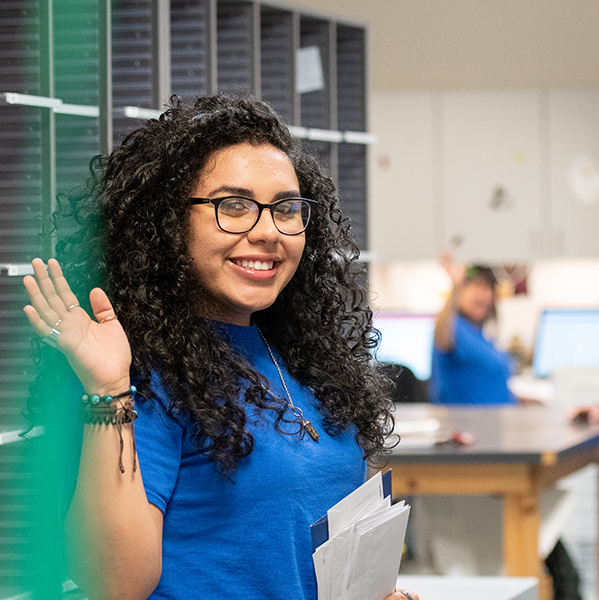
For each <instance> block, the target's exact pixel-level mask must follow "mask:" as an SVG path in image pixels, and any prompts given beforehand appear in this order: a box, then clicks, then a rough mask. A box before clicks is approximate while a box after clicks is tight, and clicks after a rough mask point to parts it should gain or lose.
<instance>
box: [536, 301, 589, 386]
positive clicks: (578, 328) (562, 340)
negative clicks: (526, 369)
mask: <svg viewBox="0 0 599 600" xmlns="http://www.w3.org/2000/svg"><path fill="white" fill-rule="evenodd" d="M597 366H599V308H552V309H545V310H543V311H542V312H541V315H540V317H539V322H538V326H537V334H536V339H535V348H534V355H533V362H532V369H533V372H534V374H535V375H536V376H537V377H549V376H550V375H551V374H552V373H553V371H554V370H555V369H560V368H565V367H597Z"/></svg>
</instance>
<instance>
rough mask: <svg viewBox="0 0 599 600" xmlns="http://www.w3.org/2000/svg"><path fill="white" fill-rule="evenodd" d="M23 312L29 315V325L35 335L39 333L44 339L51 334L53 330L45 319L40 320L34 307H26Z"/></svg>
mask: <svg viewBox="0 0 599 600" xmlns="http://www.w3.org/2000/svg"><path fill="white" fill-rule="evenodd" d="M23 311H24V312H25V314H26V315H27V319H28V321H29V324H30V325H31V327H32V328H33V330H34V331H35V333H37V334H38V335H40V336H41V337H44V336H46V335H49V334H50V333H51V331H52V328H51V327H50V326H49V325H48V324H47V323H46V322H45V321H44V320H43V319H41V318H40V316H39V314H38V312H37V310H35V308H33V306H25V307H24V308H23Z"/></svg>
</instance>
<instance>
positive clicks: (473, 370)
mask: <svg viewBox="0 0 599 600" xmlns="http://www.w3.org/2000/svg"><path fill="white" fill-rule="evenodd" d="M453 327H454V348H453V350H450V351H449V352H442V351H441V350H440V349H439V348H437V347H436V346H435V348H434V350H433V364H432V372H431V380H430V388H429V389H430V395H431V401H432V402H437V403H439V404H496V405H500V404H504V405H505V404H516V398H515V396H514V395H513V394H512V393H511V392H510V390H509V389H508V386H507V381H508V379H509V377H510V375H511V371H512V361H511V357H510V356H509V354H507V352H502V351H501V350H498V349H497V348H496V347H495V346H494V344H493V343H492V342H491V341H490V340H488V339H486V338H485V337H484V335H483V333H482V330H481V329H480V328H479V327H477V326H476V325H474V324H473V323H471V322H470V321H468V320H467V319H466V318H464V317H463V316H461V315H458V316H457V317H456V318H455V319H454V322H453Z"/></svg>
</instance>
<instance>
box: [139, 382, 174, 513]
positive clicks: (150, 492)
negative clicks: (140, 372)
mask: <svg viewBox="0 0 599 600" xmlns="http://www.w3.org/2000/svg"><path fill="white" fill-rule="evenodd" d="M156 393H157V394H158V396H159V397H158V398H153V399H151V400H145V401H143V402H136V406H135V407H136V408H137V410H138V412H139V418H138V419H136V421H135V444H136V446H137V456H138V458H139V468H140V472H141V477H142V480H143V484H144V488H145V491H146V496H147V498H148V500H149V501H150V502H151V503H152V504H155V505H156V506H157V507H158V508H159V509H160V510H161V511H162V512H163V513H164V512H165V510H166V506H167V504H168V501H169V500H170V498H171V495H172V493H173V490H174V488H175V484H176V482H177V477H178V474H179V466H180V463H181V449H182V445H183V438H184V433H185V431H184V428H183V426H182V425H181V424H180V423H178V422H177V421H176V420H174V419H173V418H172V417H170V416H169V415H168V414H167V406H168V400H166V398H165V396H164V394H161V393H160V391H159V390H156Z"/></svg>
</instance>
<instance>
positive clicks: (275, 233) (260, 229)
mask: <svg viewBox="0 0 599 600" xmlns="http://www.w3.org/2000/svg"><path fill="white" fill-rule="evenodd" d="M280 235H281V233H280V232H279V230H278V229H277V228H276V226H275V222H274V218H273V214H272V212H271V210H270V208H265V209H263V210H262V214H261V215H260V218H259V219H258V222H257V223H256V225H254V227H253V229H251V230H250V231H248V238H249V239H251V240H252V241H254V240H259V239H260V238H263V239H264V240H266V241H271V240H275V241H276V240H278V239H279V237H280Z"/></svg>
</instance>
